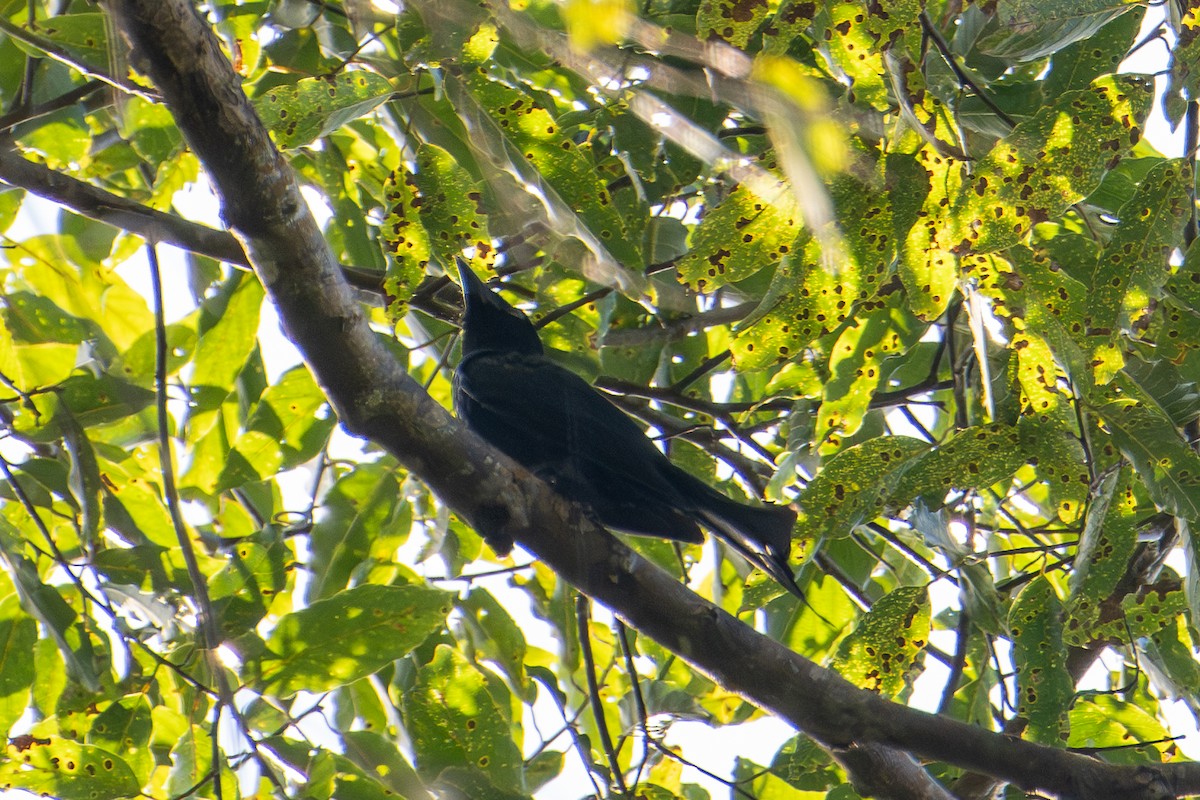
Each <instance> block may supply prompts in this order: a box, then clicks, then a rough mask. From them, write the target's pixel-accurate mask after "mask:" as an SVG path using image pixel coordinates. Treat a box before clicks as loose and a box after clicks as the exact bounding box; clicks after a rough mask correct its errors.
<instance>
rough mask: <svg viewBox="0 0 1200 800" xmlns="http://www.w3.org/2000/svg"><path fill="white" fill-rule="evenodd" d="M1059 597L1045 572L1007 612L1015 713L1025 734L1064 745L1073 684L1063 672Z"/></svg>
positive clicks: (1064, 651) (1035, 579) (1020, 595)
mask: <svg viewBox="0 0 1200 800" xmlns="http://www.w3.org/2000/svg"><path fill="white" fill-rule="evenodd" d="M1062 617H1063V610H1062V603H1061V602H1060V601H1059V599H1058V595H1057V594H1056V593H1055V591H1054V587H1053V586H1052V585H1051V584H1050V582H1049V581H1048V580H1046V579H1045V578H1043V577H1037V578H1034V579H1033V580H1032V581H1030V582H1029V583H1028V584H1027V585H1026V586H1025V588H1023V589H1022V590H1021V593H1020V594H1018V595H1017V598H1016V600H1014V601H1013V606H1012V609H1011V610H1010V611H1009V613H1008V625H1009V629H1010V630H1011V631H1012V642H1013V662H1014V663H1015V664H1016V667H1017V692H1018V698H1019V699H1018V703H1017V713H1018V714H1019V715H1020V716H1021V717H1022V718H1023V719H1024V720H1025V721H1026V723H1027V727H1026V728H1025V738H1026V739H1028V740H1030V741H1032V742H1038V743H1039V744H1047V745H1053V746H1056V747H1062V746H1063V744H1064V742H1065V740H1066V738H1067V730H1068V727H1067V720H1068V717H1067V714H1068V710H1069V709H1070V707H1071V701H1072V699H1073V698H1074V696H1075V684H1074V683H1073V682H1072V681H1071V676H1070V675H1069V674H1068V673H1067V667H1066V663H1067V650H1066V646H1065V645H1064V644H1063V620H1062Z"/></svg>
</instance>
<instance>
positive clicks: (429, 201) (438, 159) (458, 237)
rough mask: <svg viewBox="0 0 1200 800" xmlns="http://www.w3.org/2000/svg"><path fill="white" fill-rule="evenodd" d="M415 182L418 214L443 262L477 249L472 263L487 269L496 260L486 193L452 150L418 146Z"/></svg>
mask: <svg viewBox="0 0 1200 800" xmlns="http://www.w3.org/2000/svg"><path fill="white" fill-rule="evenodd" d="M412 183H413V185H415V186H416V188H417V191H418V193H419V194H420V203H419V205H418V206H417V215H418V217H419V219H420V220H421V224H422V225H424V226H425V230H426V231H428V234H429V246H430V250H431V251H432V252H433V254H434V255H436V256H437V257H438V259H439V260H440V261H441V262H442V264H443V265H446V266H449V265H451V264H453V263H454V257H455V256H459V255H462V251H463V250H464V249H465V248H474V250H475V255H474V256H472V257H471V265H472V266H473V267H474V268H475V270H476V271H486V270H487V268H488V267H490V266H491V265H492V262H494V261H495V260H496V254H495V251H494V250H493V249H492V239H491V236H489V235H488V222H487V214H486V213H485V211H484V208H483V194H482V192H481V190H480V188H479V184H478V183H476V182H475V180H474V179H473V178H472V177H471V175H470V173H468V172H467V171H466V169H464V168H463V167H462V165H460V164H459V163H458V162H457V161H456V160H455V159H454V157H453V156H451V155H450V154H449V153H448V152H446V151H445V150H443V149H442V148H440V147H438V146H437V145H432V144H423V145H421V146H420V147H418V148H417V171H416V172H415V173H413V176H412Z"/></svg>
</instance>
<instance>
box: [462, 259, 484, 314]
mask: <svg viewBox="0 0 1200 800" xmlns="http://www.w3.org/2000/svg"><path fill="white" fill-rule="evenodd" d="M454 260H455V261H456V262H458V280H459V283H460V284H462V293H463V311H464V312H465V311H466V309H467V307H468V306H470V305H472V304H473V303H480V302H484V301H486V300H487V296H488V295H489V294H491V290H490V289H488V287H487V284H486V283H484V282H483V281H481V280H479V276H478V275H476V274H475V271H474V270H472V269H471V268H470V267H469V266H467V262H466V261H463V260H462V259H461V258H457V257H456V258H455V259H454Z"/></svg>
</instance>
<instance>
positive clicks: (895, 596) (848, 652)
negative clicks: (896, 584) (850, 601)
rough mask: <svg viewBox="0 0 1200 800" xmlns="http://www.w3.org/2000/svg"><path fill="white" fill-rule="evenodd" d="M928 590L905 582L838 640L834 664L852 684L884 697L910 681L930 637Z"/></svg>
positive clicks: (890, 695) (892, 693)
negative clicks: (906, 584)
mask: <svg viewBox="0 0 1200 800" xmlns="http://www.w3.org/2000/svg"><path fill="white" fill-rule="evenodd" d="M929 631H930V617H929V595H928V593H927V592H926V591H925V588H924V587H921V586H902V587H900V588H898V589H894V590H892V591H891V592H889V593H888V594H886V595H884V596H883V597H881V598H880V599H879V600H878V601H876V602H875V604H874V605H873V606H872V607H871V610H870V611H868V612H867V613H866V614H865V615H864V616H863V617H862V619H860V620H859V622H858V625H857V626H856V627H855V628H854V630H853V631H851V632H850V634H849V635H847V636H846V638H845V639H843V640H842V641H841V643H840V644H839V645H838V650H837V653H836V654H835V655H834V657H833V661H832V663H831V666H832V667H833V668H834V669H835V670H837V672H838V674H839V675H841V676H842V677H843V678H845V679H846V680H848V681H850V682H851V683H853V684H855V685H857V686H860V687H862V688H863V689H867V690H869V691H872V692H876V693H878V694H881V695H883V696H885V697H896V696H897V695H899V694H900V693H901V692H902V691H903V690H904V689H905V688H906V687H907V685H908V681H909V680H910V679H911V678H912V677H913V670H914V669H915V668H916V667H917V665H918V661H919V659H920V658H921V655H922V653H923V652H924V650H925V646H926V645H927V644H928V642H929Z"/></svg>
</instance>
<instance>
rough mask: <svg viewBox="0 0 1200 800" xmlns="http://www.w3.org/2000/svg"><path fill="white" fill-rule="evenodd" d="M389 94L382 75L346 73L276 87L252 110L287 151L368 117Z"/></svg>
mask: <svg viewBox="0 0 1200 800" xmlns="http://www.w3.org/2000/svg"><path fill="white" fill-rule="evenodd" d="M391 94H392V85H391V83H389V82H388V80H387V78H384V77H383V76H382V75H377V74H375V73H374V72H370V71H368V70H361V69H360V70H348V71H344V72H339V73H338V74H336V75H327V76H324V77H320V78H301V79H300V80H299V81H297V82H296V83H294V84H292V85H290V86H278V87H276V88H274V89H271V90H269V91H267V92H265V93H264V94H263V95H262V96H260V97H257V98H255V100H254V107H255V109H256V110H257V111H258V114H259V116H260V117H262V121H263V124H265V125H266V126H267V130H269V131H270V132H271V135H272V136H274V137H275V142H276V144H278V145H279V146H280V147H282V148H283V149H285V150H290V149H294V148H297V147H303V146H304V145H306V144H308V143H310V142H312V141H314V140H316V139H320V138H321V137H322V136H326V135H328V134H330V133H332V132H333V131H336V130H337V129H338V128H340V127H342V126H343V125H345V124H346V123H348V122H353V121H354V120H356V119H358V118H359V117H362V116H364V115H366V114H369V113H371V112H372V111H374V110H375V108H376V107H377V106H379V105H380V104H382V103H384V102H385V101H386V100H387V99H388V97H389V96H390V95H391Z"/></svg>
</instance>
